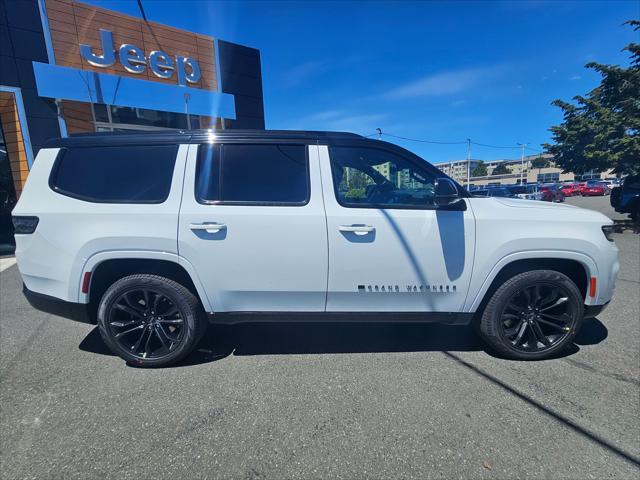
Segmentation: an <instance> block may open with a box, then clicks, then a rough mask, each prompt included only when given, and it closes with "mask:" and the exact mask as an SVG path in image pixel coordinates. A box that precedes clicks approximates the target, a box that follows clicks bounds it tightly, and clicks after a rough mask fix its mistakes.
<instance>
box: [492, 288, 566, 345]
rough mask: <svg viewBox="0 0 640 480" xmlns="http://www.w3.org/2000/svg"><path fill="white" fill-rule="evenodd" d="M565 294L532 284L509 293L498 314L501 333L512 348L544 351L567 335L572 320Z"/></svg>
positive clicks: (558, 289)
mask: <svg viewBox="0 0 640 480" xmlns="http://www.w3.org/2000/svg"><path fill="white" fill-rule="evenodd" d="M571 310H572V305H571V302H570V301H569V294H568V293H567V292H566V291H564V289H563V288H561V287H559V286H556V285H549V284H536V285H532V286H529V287H525V288H523V289H522V290H519V291H517V292H516V293H514V294H513V295H512V296H511V299H510V300H509V302H508V303H507V304H506V305H505V307H504V308H503V310H502V314H501V315H500V320H501V328H502V334H503V335H504V337H505V338H506V340H507V341H509V342H510V343H511V345H513V347H514V348H515V349H518V350H521V351H523V352H544V351H545V350H548V349H550V348H552V347H553V346H554V345H555V344H557V343H559V342H562V340H563V339H564V338H565V337H567V336H568V335H569V334H570V332H571V330H572V327H573V324H574V323H575V318H574V317H575V316H574V315H573V312H572V311H571Z"/></svg>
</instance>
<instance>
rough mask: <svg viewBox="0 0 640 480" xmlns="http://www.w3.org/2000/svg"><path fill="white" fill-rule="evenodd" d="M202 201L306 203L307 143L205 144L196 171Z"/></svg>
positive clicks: (197, 185)
mask: <svg viewBox="0 0 640 480" xmlns="http://www.w3.org/2000/svg"><path fill="white" fill-rule="evenodd" d="M196 197H197V199H198V201H199V202H201V203H230V204H256V205H304V204H306V203H307V202H308V201H309V166H308V161H307V156H306V146H305V145H276V144H269V145H236V144H229V145H202V146H201V147H200V153H199V156H198V166H197V170H196Z"/></svg>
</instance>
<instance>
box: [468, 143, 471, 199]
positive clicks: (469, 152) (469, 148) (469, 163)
mask: <svg viewBox="0 0 640 480" xmlns="http://www.w3.org/2000/svg"><path fill="white" fill-rule="evenodd" d="M470 182H471V139H470V138H467V188H469V183H470Z"/></svg>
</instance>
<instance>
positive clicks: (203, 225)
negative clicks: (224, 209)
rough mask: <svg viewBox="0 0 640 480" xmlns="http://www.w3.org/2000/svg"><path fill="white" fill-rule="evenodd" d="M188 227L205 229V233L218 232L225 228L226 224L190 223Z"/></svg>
mask: <svg viewBox="0 0 640 480" xmlns="http://www.w3.org/2000/svg"><path fill="white" fill-rule="evenodd" d="M189 228H190V229H191V230H206V231H207V233H218V232H219V231H220V230H226V229H227V226H226V225H225V224H224V223H211V222H209V223H190V224H189Z"/></svg>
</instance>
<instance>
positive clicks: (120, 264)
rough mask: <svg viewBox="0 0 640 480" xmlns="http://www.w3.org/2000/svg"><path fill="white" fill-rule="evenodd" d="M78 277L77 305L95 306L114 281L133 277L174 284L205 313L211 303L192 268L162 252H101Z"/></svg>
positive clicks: (209, 309) (184, 261) (178, 258)
mask: <svg viewBox="0 0 640 480" xmlns="http://www.w3.org/2000/svg"><path fill="white" fill-rule="evenodd" d="M82 272H83V273H82V274H81V275H80V277H81V278H80V285H78V292H79V293H78V301H79V303H88V304H90V305H97V303H98V302H99V301H100V298H101V297H102V295H103V294H104V292H105V291H106V289H107V288H108V287H109V285H111V284H112V283H113V282H115V281H116V280H118V279H120V278H123V277H126V276H128V275H133V274H137V273H148V274H155V275H160V276H163V277H167V278H169V279H171V280H174V281H176V282H178V283H180V284H182V285H183V286H185V287H186V288H187V289H188V290H189V291H191V292H192V293H193V294H194V295H195V296H196V297H197V298H198V299H199V300H200V303H201V304H202V306H203V308H204V309H205V311H211V303H210V301H209V298H208V297H207V294H206V291H205V289H204V287H203V285H202V282H201V281H200V278H199V277H198V275H197V273H196V270H195V268H194V267H193V265H191V263H189V262H188V261H187V260H185V259H184V258H182V257H180V256H178V255H175V254H170V253H165V252H104V253H100V254H96V255H94V256H92V257H91V258H90V259H89V260H88V261H87V262H86V263H85V266H84V268H83V270H82ZM85 272H91V278H90V282H89V288H88V293H86V294H84V293H82V288H81V287H82V285H81V283H82V277H83V276H84V273H85Z"/></svg>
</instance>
